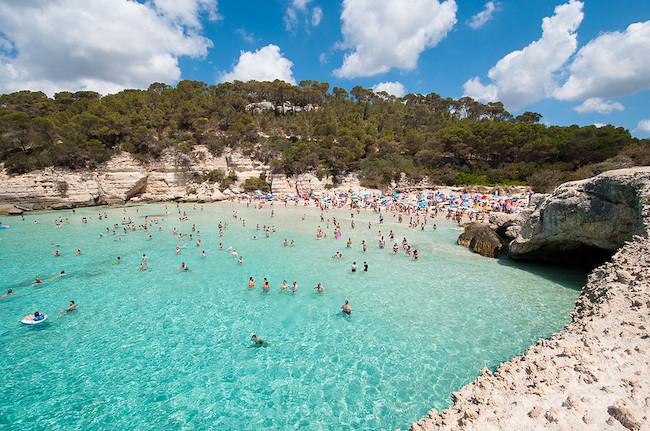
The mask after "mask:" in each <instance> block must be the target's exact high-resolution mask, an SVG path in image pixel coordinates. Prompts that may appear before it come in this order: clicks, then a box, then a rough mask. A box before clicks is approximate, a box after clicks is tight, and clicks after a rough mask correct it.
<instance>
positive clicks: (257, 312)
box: [0, 204, 584, 430]
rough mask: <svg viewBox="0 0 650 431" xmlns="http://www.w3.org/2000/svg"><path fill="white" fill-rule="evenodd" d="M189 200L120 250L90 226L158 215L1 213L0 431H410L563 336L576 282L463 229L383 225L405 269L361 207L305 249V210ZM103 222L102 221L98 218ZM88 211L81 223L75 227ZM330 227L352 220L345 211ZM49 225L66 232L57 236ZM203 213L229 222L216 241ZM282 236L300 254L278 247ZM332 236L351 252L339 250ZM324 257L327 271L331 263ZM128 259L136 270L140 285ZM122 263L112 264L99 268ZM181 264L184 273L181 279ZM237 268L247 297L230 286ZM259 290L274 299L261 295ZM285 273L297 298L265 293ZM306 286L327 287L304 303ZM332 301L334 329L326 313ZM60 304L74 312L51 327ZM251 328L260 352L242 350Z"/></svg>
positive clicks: (308, 233)
mask: <svg viewBox="0 0 650 431" xmlns="http://www.w3.org/2000/svg"><path fill="white" fill-rule="evenodd" d="M203 207H204V210H203V211H200V210H199V209H198V208H199V207H197V210H195V211H192V205H189V204H188V205H184V206H182V208H183V209H185V210H187V211H188V213H189V214H190V221H189V222H179V221H178V220H177V218H176V217H175V216H174V214H175V209H174V208H173V206H170V207H169V208H170V211H171V213H172V216H169V217H161V218H160V221H159V223H158V224H157V225H155V227H154V228H153V229H150V230H149V232H148V233H145V232H143V231H138V232H133V233H129V234H128V235H126V236H125V237H124V240H122V241H117V240H116V239H115V238H114V237H112V236H104V237H103V238H100V237H99V233H100V232H102V231H104V229H105V227H106V226H112V224H113V223H119V222H120V221H121V220H122V217H123V216H124V211H127V213H126V215H127V216H129V215H130V216H131V217H133V218H134V220H136V222H137V223H143V220H144V215H147V214H150V215H154V214H156V215H159V214H164V212H165V209H164V206H162V205H147V206H139V207H129V208H128V209H126V210H124V209H121V208H115V209H106V208H101V209H96V208H87V209H81V210H77V212H76V214H72V213H71V212H69V211H67V212H60V211H59V212H43V213H33V214H30V215H28V216H27V217H26V219H27V220H26V221H24V222H23V221H21V220H20V219H19V218H10V219H9V218H5V219H3V221H4V222H6V223H8V224H10V225H11V228H10V229H7V230H0V264H1V265H2V268H3V271H2V273H0V288H1V289H3V290H4V291H6V289H8V288H13V289H14V290H15V291H16V294H15V295H13V296H11V297H8V298H4V299H1V300H0V369H2V373H1V374H0V429H26V428H32V429H49V430H64V429H90V428H91V427H98V429H120V430H130V429H153V428H157V429H220V430H221V429H223V430H230V429H278V430H285V429H309V430H325V429H367V430H379V429H382V430H383V429H386V430H391V429H395V428H396V427H402V428H406V427H407V426H408V424H410V423H412V422H413V421H415V420H417V419H419V418H420V417H422V416H423V415H426V413H427V412H428V410H429V409H431V408H432V407H435V408H438V409H440V408H444V407H445V406H447V405H448V404H449V396H450V394H451V392H452V391H455V390H458V389H459V388H460V387H461V386H462V385H463V384H465V383H467V382H469V381H471V380H472V379H473V378H474V377H475V376H476V375H477V373H478V371H479V370H480V369H481V368H482V367H489V368H494V367H496V366H497V365H498V364H499V363H500V362H503V361H504V360H507V359H509V358H510V357H512V356H513V355H516V354H520V353H522V352H523V351H524V350H525V349H526V347H527V346H529V345H530V344H532V343H534V341H535V340H536V339H537V338H539V337H546V336H548V335H550V334H552V333H553V332H556V331H558V330H560V329H561V328H562V327H563V326H564V325H565V324H566V323H567V322H568V321H569V313H570V311H571V310H572V309H573V305H574V302H575V300H576V298H577V296H578V294H579V291H578V287H579V286H580V284H581V283H582V282H583V279H584V275H583V274H580V273H577V272H575V273H574V272H569V271H566V270H559V269H553V268H549V267H543V266H533V265H519V266H514V265H512V264H511V263H509V262H503V261H499V260H492V259H486V258H482V257H480V256H478V255H475V254H472V253H471V252H469V251H468V250H467V249H464V248H462V247H458V246H456V245H455V244H454V241H455V239H456V237H457V236H458V234H459V231H458V229H457V228H456V227H455V226H453V225H451V224H447V223H445V222H444V221H442V220H439V221H437V224H438V229H437V230H436V231H434V230H433V229H432V228H431V225H429V228H428V229H427V231H426V232H419V231H418V232H415V231H411V230H408V229H406V228H404V227H403V226H402V227H400V226H398V225H397V224H394V223H392V220H393V219H392V217H390V216H388V217H387V218H386V223H385V224H384V226H382V227H381V229H382V231H383V232H384V233H385V234H387V233H388V231H389V230H390V229H393V230H394V231H395V233H396V239H397V240H401V238H402V237H403V236H407V238H408V239H409V240H410V242H411V243H412V244H414V245H415V248H417V249H418V250H419V252H420V255H421V258H420V260H419V261H412V260H410V259H408V258H407V257H406V256H404V255H403V254H401V255H398V256H393V255H391V254H390V253H389V251H388V250H387V249H386V250H380V249H378V248H377V246H376V238H377V230H378V228H379V225H375V226H373V228H372V229H371V230H369V229H368V228H367V221H368V220H372V221H373V223H374V222H375V221H376V220H377V217H376V216H375V215H373V214H371V213H363V212H362V213H361V215H359V216H357V217H358V219H359V220H358V222H357V228H356V229H355V230H351V229H350V228H349V221H345V222H343V239H341V240H338V241H336V240H334V239H333V236H332V235H331V230H329V231H328V238H326V239H324V240H322V241H316V240H315V239H314V235H315V229H316V226H317V225H319V224H321V223H320V220H319V216H318V214H319V213H318V212H317V211H316V210H313V209H302V208H291V207H289V208H287V209H284V208H283V207H277V206H276V209H275V211H276V217H275V218H273V219H271V218H270V217H269V214H270V209H269V208H268V207H267V208H265V209H263V210H261V211H258V210H254V209H247V208H245V206H234V205H231V204H212V205H204V206H203ZM233 208H238V210H239V212H240V214H242V215H243V216H244V217H245V218H246V219H247V226H246V227H245V228H243V227H241V225H240V224H237V222H236V221H234V220H233V219H232V217H231V214H232V210H233ZM136 210H137V211H138V212H137V213H136ZM99 211H101V212H105V211H106V212H108V214H109V219H108V221H106V220H104V221H99V220H97V217H96V216H97V214H98V212H99ZM303 213H306V214H307V215H306V217H305V220H304V221H302V220H301V215H302V214H303ZM84 215H86V216H89V217H91V218H92V219H91V221H90V222H89V224H87V225H84V224H81V222H80V220H81V217H82V216H84ZM332 215H336V216H337V217H339V218H340V219H347V218H349V212H345V211H338V212H330V213H329V215H328V216H330V217H331V216H332ZM58 216H63V217H70V220H71V224H69V225H68V224H65V225H63V227H62V228H61V229H55V228H54V223H53V221H54V219H55V218H56V217H58ZM33 220H38V221H39V223H38V224H34V223H33ZM219 220H222V221H224V222H226V223H228V224H229V226H228V228H227V229H226V231H225V235H224V237H223V238H218V237H217V228H216V226H217V223H218V221H219ZM362 220H365V222H362ZM192 223H196V225H197V229H198V230H199V231H200V232H201V239H202V241H203V246H202V247H201V248H197V247H196V246H195V245H194V244H193V243H190V242H189V241H187V240H183V241H181V242H180V244H186V245H187V248H186V249H183V250H182V254H181V255H180V256H177V255H176V254H175V247H176V245H177V244H179V243H178V242H177V241H176V238H175V237H174V236H173V235H172V234H171V229H172V227H174V226H177V227H179V228H180V229H181V231H184V232H189V230H190V227H191V225H192ZM256 223H260V224H263V223H266V224H275V225H276V226H277V227H278V232H277V233H275V234H272V235H271V238H270V239H265V238H264V235H263V233H262V232H261V231H260V232H256V231H255V224H256ZM159 227H160V228H162V230H158V228H159ZM323 227H325V226H324V224H323ZM149 233H151V234H152V236H153V239H152V240H151V241H149V240H147V236H148V234H149ZM255 234H256V235H257V236H258V237H259V239H258V240H252V238H251V237H252V235H255ZM285 237H286V238H288V239H289V240H291V239H294V240H295V241H296V242H297V246H296V247H295V248H290V247H288V248H285V247H283V246H282V240H283V239H284V238H285ZM330 237H331V238H330ZM348 237H351V238H352V240H353V241H354V245H353V247H352V249H346V248H345V241H344V240H345V239H347V238H348ZM362 239H366V241H367V242H368V243H369V248H368V251H367V252H366V253H363V252H362V251H361V246H360V243H361V240H362ZM220 241H222V242H223V243H224V246H225V247H228V246H229V245H232V246H234V247H235V248H236V249H237V251H238V252H239V253H240V254H241V255H243V256H244V257H245V263H244V265H243V266H240V265H238V264H237V262H236V260H235V258H234V257H232V256H231V255H230V254H228V252H226V251H220V250H219V249H218V243H219V242H220ZM51 242H54V244H56V245H59V247H56V246H52V245H51V244H50V243H51ZM387 247H389V246H387ZM55 248H58V249H60V250H61V251H62V256H61V257H54V256H53V251H54V249H55ZM76 248H80V249H81V250H82V255H81V256H75V254H74V250H75V249H76ZM201 249H205V250H206V253H207V257H205V258H202V257H201V255H200V250H201ZM337 250H340V251H341V252H342V253H343V254H344V259H343V260H342V261H336V260H334V259H331V258H330V256H331V255H332V254H333V253H334V252H335V251H337ZM143 253H146V254H147V256H148V257H149V258H148V262H149V270H148V271H144V272H141V271H139V270H138V263H139V262H140V257H141V256H142V254H143ZM118 255H119V256H121V258H122V263H121V264H119V265H113V264H112V261H113V259H114V258H115V257H116V256H118ZM353 260H356V262H357V264H358V265H359V267H360V269H359V271H358V272H356V273H352V272H351V271H350V265H351V262H352V261H353ZM181 261H185V262H187V263H188V265H189V268H190V270H189V271H188V272H179V271H178V267H179V265H180V263H181ZM363 261H367V262H368V264H369V271H368V272H367V273H364V272H363V271H362V263H363ZM61 270H65V271H66V273H67V276H66V277H64V278H62V279H59V280H56V281H54V282H51V283H48V284H46V285H43V286H38V287H32V286H31V281H32V280H33V279H34V277H35V276H37V275H39V276H40V277H41V278H48V277H51V276H53V275H56V274H58V273H59V272H60V271H61ZM251 275H252V276H254V277H255V278H256V280H257V287H256V288H255V289H254V290H249V289H247V287H246V284H247V280H248V277H249V276H251ZM263 277H268V278H269V280H270V282H271V286H272V288H271V292H270V293H263V292H262V291H261V285H262V279H263ZM284 279H286V280H288V281H289V282H291V281H293V280H297V281H298V282H299V287H300V289H299V291H298V292H296V293H295V294H292V293H287V292H283V291H281V289H280V284H281V283H282V280H284ZM317 282H322V283H323V284H324V285H325V287H326V291H325V293H323V294H316V293H314V291H313V289H312V288H313V286H314V285H315V284H316V283H317ZM346 298H347V299H349V300H350V304H351V305H352V307H353V316H352V318H350V319H347V318H344V317H342V316H341V315H340V313H338V311H339V310H340V306H341V304H342V303H343V301H344V300H345V299H346ZM70 299H74V300H75V301H76V302H77V303H78V304H79V309H78V310H77V311H75V312H73V313H69V314H66V315H62V314H60V310H61V309H63V308H64V307H65V306H66V305H67V303H68V301H69V300H70ZM35 310H39V311H45V312H47V313H48V314H49V318H48V321H47V322H46V323H44V324H42V325H39V326H36V327H25V326H21V325H19V324H18V320H19V319H20V318H21V317H22V316H24V315H26V314H28V313H32V312H34V311H35ZM252 333H256V334H258V335H260V336H261V337H263V338H264V339H265V340H267V341H268V342H269V343H270V346H268V347H264V348H254V347H251V345H250V341H249V338H250V335H251V334H252Z"/></svg>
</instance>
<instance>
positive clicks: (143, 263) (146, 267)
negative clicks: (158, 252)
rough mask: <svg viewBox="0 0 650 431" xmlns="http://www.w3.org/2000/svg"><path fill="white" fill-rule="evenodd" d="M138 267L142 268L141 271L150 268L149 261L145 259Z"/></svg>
mask: <svg viewBox="0 0 650 431" xmlns="http://www.w3.org/2000/svg"><path fill="white" fill-rule="evenodd" d="M138 268H139V269H140V271H146V270H147V269H148V268H149V265H147V262H145V261H144V260H143V261H142V262H140V265H138Z"/></svg>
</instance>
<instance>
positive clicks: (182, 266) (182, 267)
mask: <svg viewBox="0 0 650 431" xmlns="http://www.w3.org/2000/svg"><path fill="white" fill-rule="evenodd" d="M189 269H190V268H188V266H187V264H186V263H185V262H181V267H180V268H178V270H179V271H187V270H189Z"/></svg>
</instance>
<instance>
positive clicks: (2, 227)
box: [0, 224, 9, 230]
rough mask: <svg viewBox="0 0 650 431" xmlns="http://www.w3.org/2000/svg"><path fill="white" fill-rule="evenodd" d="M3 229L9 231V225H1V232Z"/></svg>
mask: <svg viewBox="0 0 650 431" xmlns="http://www.w3.org/2000/svg"><path fill="white" fill-rule="evenodd" d="M2 229H9V225H7V224H0V230H2Z"/></svg>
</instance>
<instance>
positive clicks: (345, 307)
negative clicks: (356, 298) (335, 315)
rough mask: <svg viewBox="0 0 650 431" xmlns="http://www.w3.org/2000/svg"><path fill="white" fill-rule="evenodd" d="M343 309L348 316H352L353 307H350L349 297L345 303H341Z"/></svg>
mask: <svg viewBox="0 0 650 431" xmlns="http://www.w3.org/2000/svg"><path fill="white" fill-rule="evenodd" d="M341 311H343V313H344V314H346V315H348V316H352V307H350V303H349V302H348V300H347V299H346V300H345V304H343V305H341Z"/></svg>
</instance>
